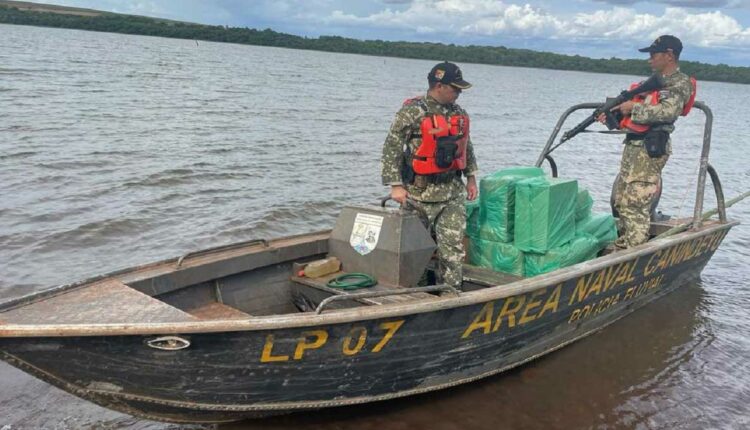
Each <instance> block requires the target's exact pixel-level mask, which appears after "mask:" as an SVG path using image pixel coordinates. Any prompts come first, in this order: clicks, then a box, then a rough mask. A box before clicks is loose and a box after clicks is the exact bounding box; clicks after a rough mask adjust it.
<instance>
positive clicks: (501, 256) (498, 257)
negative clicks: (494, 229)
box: [469, 239, 524, 276]
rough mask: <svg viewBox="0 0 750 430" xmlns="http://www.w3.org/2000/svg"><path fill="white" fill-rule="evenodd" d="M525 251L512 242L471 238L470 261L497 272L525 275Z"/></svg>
mask: <svg viewBox="0 0 750 430" xmlns="http://www.w3.org/2000/svg"><path fill="white" fill-rule="evenodd" d="M523 260H524V258H523V252H521V251H520V250H519V249H518V248H516V247H515V246H513V244H512V243H504V242H493V241H491V240H482V239H471V242H470V244H469V263H470V264H473V265H475V266H479V267H486V268H488V269H492V270H494V271H496V272H505V273H511V274H514V275H518V276H523Z"/></svg>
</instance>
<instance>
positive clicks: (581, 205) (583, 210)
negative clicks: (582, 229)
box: [576, 190, 594, 222]
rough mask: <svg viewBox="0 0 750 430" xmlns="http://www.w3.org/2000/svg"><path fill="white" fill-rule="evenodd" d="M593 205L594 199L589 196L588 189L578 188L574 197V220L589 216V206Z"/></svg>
mask: <svg viewBox="0 0 750 430" xmlns="http://www.w3.org/2000/svg"><path fill="white" fill-rule="evenodd" d="M592 206H594V199H592V198H591V194H589V190H578V198H577V199H576V222H578V221H580V220H582V219H585V218H588V217H590V216H591V207H592Z"/></svg>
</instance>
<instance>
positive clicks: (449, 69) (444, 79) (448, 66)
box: [427, 61, 471, 90]
mask: <svg viewBox="0 0 750 430" xmlns="http://www.w3.org/2000/svg"><path fill="white" fill-rule="evenodd" d="M427 81H428V82H429V83H433V82H440V83H441V84H446V85H452V86H454V87H456V88H460V89H462V90H465V89H467V88H471V84H470V83H468V82H466V81H465V80H464V76H463V74H462V73H461V69H459V68H458V66H457V65H455V64H453V63H449V62H447V61H443V62H442V63H438V64H436V65H435V67H433V68H432V70H430V73H429V74H428V75H427Z"/></svg>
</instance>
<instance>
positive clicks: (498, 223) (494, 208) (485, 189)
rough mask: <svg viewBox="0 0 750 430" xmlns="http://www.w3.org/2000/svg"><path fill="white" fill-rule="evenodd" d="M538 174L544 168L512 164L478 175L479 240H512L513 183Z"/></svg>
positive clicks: (539, 174) (538, 175)
mask: <svg viewBox="0 0 750 430" xmlns="http://www.w3.org/2000/svg"><path fill="white" fill-rule="evenodd" d="M540 176H544V171H543V170H542V169H541V168H539V167H512V168H508V169H503V170H499V171H497V172H495V173H493V174H491V175H489V176H486V177H484V178H482V180H481V181H480V182H479V191H480V192H479V196H480V197H479V198H480V200H481V205H482V210H481V215H480V216H481V221H480V232H479V237H480V238H481V239H483V240H490V241H494V242H512V241H513V224H514V204H515V193H516V183H517V182H518V181H521V180H524V179H528V178H533V177H540Z"/></svg>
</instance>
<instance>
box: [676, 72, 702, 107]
mask: <svg viewBox="0 0 750 430" xmlns="http://www.w3.org/2000/svg"><path fill="white" fill-rule="evenodd" d="M690 84H691V85H693V94H690V100H688V102H687V103H686V104H685V106H684V107H683V108H682V113H681V114H680V115H682V116H687V114H689V113H690V109H692V108H693V105H694V104H695V95H696V94H697V93H698V81H696V80H695V78H694V77H692V76H691V77H690Z"/></svg>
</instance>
